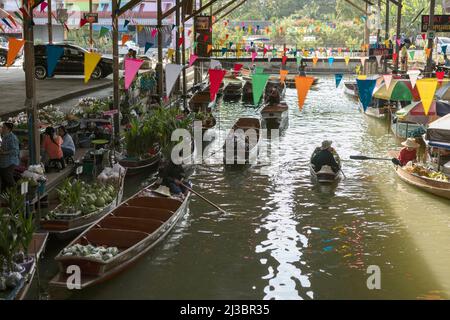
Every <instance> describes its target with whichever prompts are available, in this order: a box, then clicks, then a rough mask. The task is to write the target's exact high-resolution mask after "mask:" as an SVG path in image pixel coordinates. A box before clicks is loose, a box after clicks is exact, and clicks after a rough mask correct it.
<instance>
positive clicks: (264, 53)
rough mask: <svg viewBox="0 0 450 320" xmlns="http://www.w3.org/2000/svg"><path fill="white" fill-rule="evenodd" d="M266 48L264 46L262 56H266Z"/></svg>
mask: <svg viewBox="0 0 450 320" xmlns="http://www.w3.org/2000/svg"><path fill="white" fill-rule="evenodd" d="M267 51H268V50H267V48H266V47H264V49H263V57H265V56H266V53H267Z"/></svg>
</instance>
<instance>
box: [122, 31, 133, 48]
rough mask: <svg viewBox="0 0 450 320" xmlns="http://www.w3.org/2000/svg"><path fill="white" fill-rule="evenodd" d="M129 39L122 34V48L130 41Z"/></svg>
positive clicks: (126, 35)
mask: <svg viewBox="0 0 450 320" xmlns="http://www.w3.org/2000/svg"><path fill="white" fill-rule="evenodd" d="M130 39H131V37H130V36H129V35H128V34H124V35H123V36H122V46H124V45H125V44H126V43H127V42H128V41H130Z"/></svg>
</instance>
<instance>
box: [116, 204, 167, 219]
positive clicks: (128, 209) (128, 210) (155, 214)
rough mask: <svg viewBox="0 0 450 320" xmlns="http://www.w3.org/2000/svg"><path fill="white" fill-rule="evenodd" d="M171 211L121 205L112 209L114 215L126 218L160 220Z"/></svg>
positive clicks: (165, 217)
mask: <svg viewBox="0 0 450 320" xmlns="http://www.w3.org/2000/svg"><path fill="white" fill-rule="evenodd" d="M173 214H174V213H173V211H170V210H168V209H162V208H161V209H160V208H148V207H137V206H122V207H119V208H117V209H116V210H114V216H116V217H126V218H140V219H153V220H160V221H162V222H165V221H167V220H168V219H169V218H170V217H172V216H173Z"/></svg>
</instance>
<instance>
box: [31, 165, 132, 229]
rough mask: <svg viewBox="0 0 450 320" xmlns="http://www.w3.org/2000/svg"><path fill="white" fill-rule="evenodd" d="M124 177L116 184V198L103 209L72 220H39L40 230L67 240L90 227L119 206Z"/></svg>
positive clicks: (124, 174) (123, 175)
mask: <svg viewBox="0 0 450 320" xmlns="http://www.w3.org/2000/svg"><path fill="white" fill-rule="evenodd" d="M125 170H126V169H125ZM125 176H126V172H124V173H123V174H122V175H121V178H120V180H119V182H118V192H117V196H116V198H114V199H113V201H112V202H111V203H109V204H108V205H106V206H105V207H103V208H99V209H98V210H95V211H93V212H91V213H89V214H86V215H82V216H76V217H73V218H68V217H67V218H62V219H50V220H46V219H41V220H40V221H39V226H40V229H41V230H42V231H44V232H48V233H49V234H51V235H55V236H57V237H58V238H67V237H70V236H73V235H76V234H78V233H80V232H82V231H83V230H85V229H86V228H88V227H89V226H90V225H92V224H93V223H94V222H95V221H97V220H98V219H100V218H101V217H102V216H104V215H105V214H107V213H108V212H109V211H111V210H112V209H114V208H115V207H117V206H118V205H119V203H120V202H121V201H122V197H123V187H124V182H125Z"/></svg>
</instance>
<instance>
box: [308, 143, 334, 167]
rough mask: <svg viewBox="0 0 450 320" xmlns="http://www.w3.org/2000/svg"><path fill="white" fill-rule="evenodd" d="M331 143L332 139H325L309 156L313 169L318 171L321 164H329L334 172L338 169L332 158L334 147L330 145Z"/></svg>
mask: <svg viewBox="0 0 450 320" xmlns="http://www.w3.org/2000/svg"><path fill="white" fill-rule="evenodd" d="M331 144H332V141H329V140H325V141H323V142H322V146H321V147H320V148H319V147H318V148H316V150H315V151H314V153H313V155H312V157H311V163H312V164H313V165H314V171H316V172H319V171H320V169H322V166H330V167H331V169H333V171H334V172H335V173H336V172H338V171H339V168H340V166H339V164H338V163H337V162H336V159H335V158H334V154H333V153H334V149H333V148H332V147H331Z"/></svg>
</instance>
